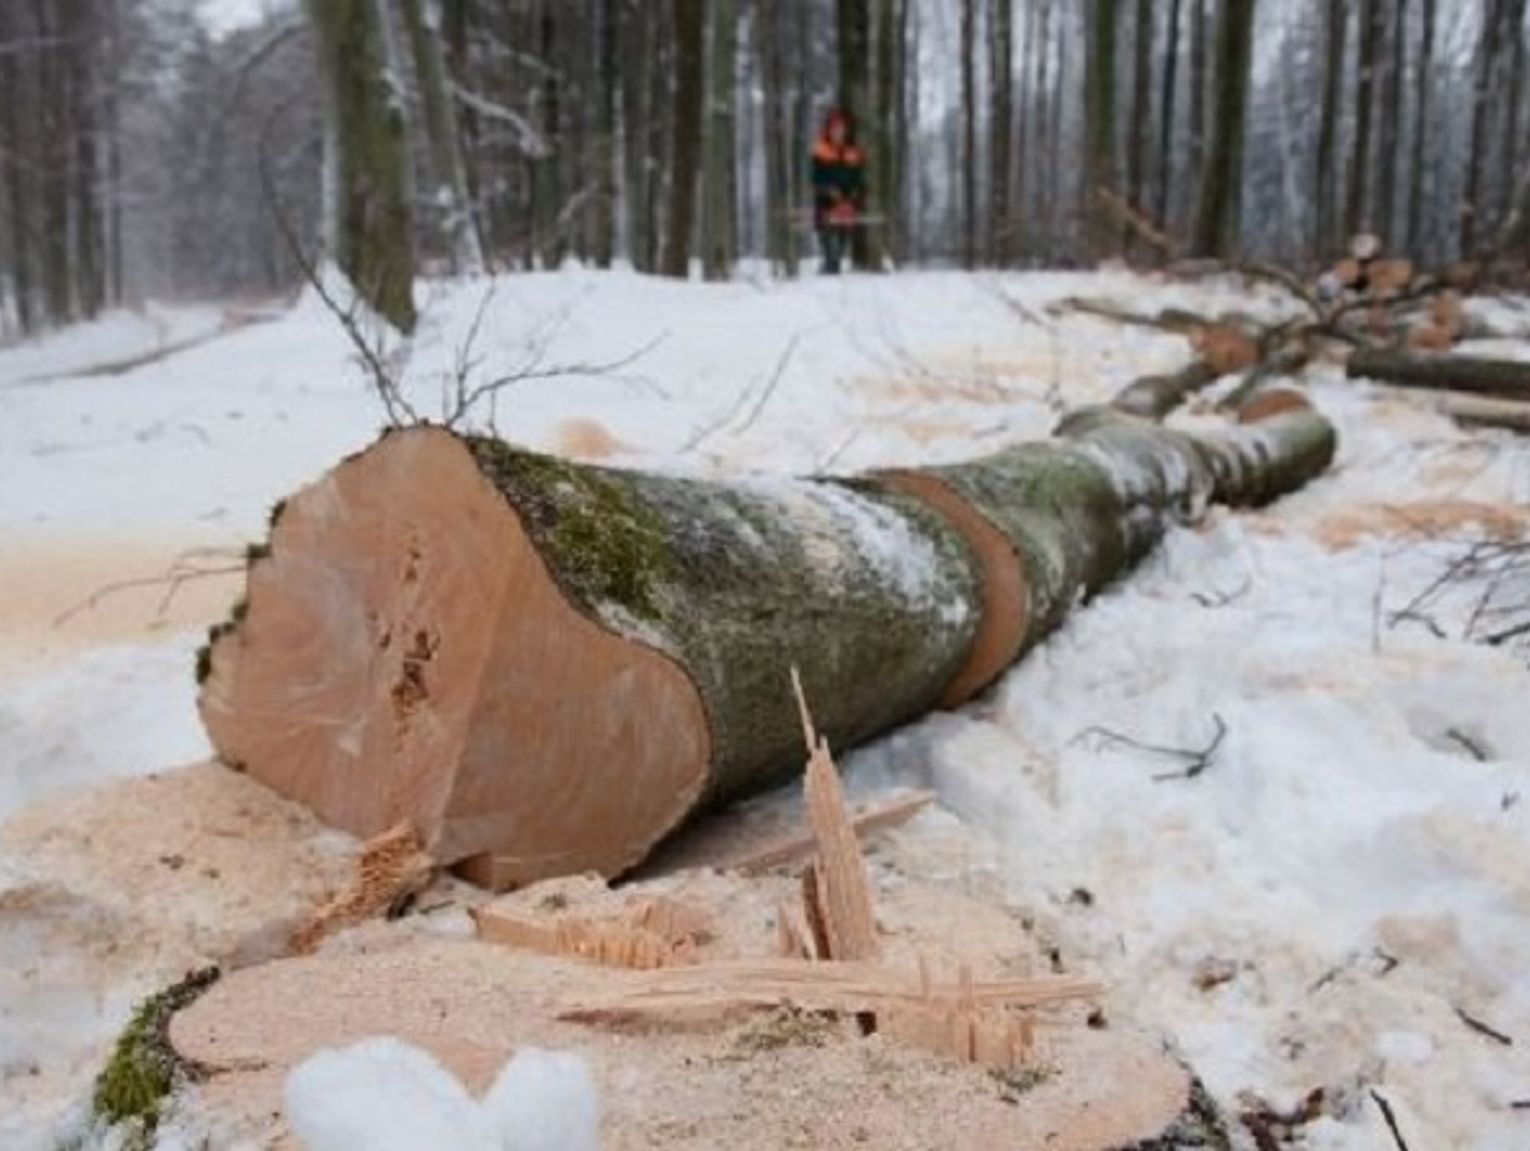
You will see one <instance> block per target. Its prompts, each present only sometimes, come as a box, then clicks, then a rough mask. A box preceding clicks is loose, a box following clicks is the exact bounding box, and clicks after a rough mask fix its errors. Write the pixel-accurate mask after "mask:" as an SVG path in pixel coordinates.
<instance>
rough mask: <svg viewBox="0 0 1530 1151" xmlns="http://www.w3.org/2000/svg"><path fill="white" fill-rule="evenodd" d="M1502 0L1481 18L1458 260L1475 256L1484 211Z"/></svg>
mask: <svg viewBox="0 0 1530 1151" xmlns="http://www.w3.org/2000/svg"><path fill="white" fill-rule="evenodd" d="M1503 9H1504V0H1487V8H1486V11H1485V13H1484V15H1483V18H1482V35H1481V36H1480V37H1479V39H1478V41H1477V55H1476V60H1475V64H1474V68H1475V75H1474V78H1473V89H1472V128H1471V132H1472V134H1471V143H1470V145H1469V147H1468V149H1467V153H1466V190H1465V193H1464V195H1463V196H1462V203H1461V258H1462V259H1463V260H1470V259H1474V258H1475V257H1476V256H1477V254H1478V253H1477V236H1478V233H1479V230H1480V228H1481V225H1482V220H1481V218H1480V217H1481V215H1482V212H1483V210H1484V208H1485V202H1484V199H1485V198H1484V196H1483V192H1482V167H1483V164H1484V163H1485V162H1486V159H1487V158H1486V157H1485V156H1484V155H1483V149H1484V148H1485V147H1486V145H1487V127H1488V115H1489V112H1490V96H1491V94H1492V89H1493V60H1494V55H1495V53H1494V36H1495V34H1496V33H1497V32H1498V30H1499V26H1500V25H1501V24H1502V21H1503Z"/></svg>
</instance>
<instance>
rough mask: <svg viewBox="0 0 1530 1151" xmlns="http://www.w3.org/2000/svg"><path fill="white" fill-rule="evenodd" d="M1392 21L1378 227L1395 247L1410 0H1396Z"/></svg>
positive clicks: (1381, 138)
mask: <svg viewBox="0 0 1530 1151" xmlns="http://www.w3.org/2000/svg"><path fill="white" fill-rule="evenodd" d="M1391 13H1392V19H1391V20H1390V21H1388V23H1389V24H1390V36H1389V38H1390V44H1389V47H1390V49H1391V51H1390V54H1389V57H1388V60H1387V72H1386V84H1385V85H1384V92H1385V94H1384V95H1383V96H1382V99H1381V125H1380V128H1381V131H1380V136H1379V138H1378V140H1377V148H1376V159H1377V164H1376V228H1377V230H1378V231H1379V232H1380V233H1381V237H1382V239H1383V240H1385V241H1386V243H1387V244H1388V245H1390V246H1391V248H1392V250H1393V251H1402V250H1403V249H1402V248H1401V246H1400V245H1398V244H1397V239H1398V236H1397V231H1396V225H1397V216H1396V210H1397V147H1398V143H1399V140H1400V137H1399V132H1400V127H1399V125H1400V121H1401V119H1402V102H1403V66H1404V63H1405V61H1404V57H1403V45H1404V43H1405V42H1406V40H1407V18H1408V0H1393V3H1392V5H1391Z"/></svg>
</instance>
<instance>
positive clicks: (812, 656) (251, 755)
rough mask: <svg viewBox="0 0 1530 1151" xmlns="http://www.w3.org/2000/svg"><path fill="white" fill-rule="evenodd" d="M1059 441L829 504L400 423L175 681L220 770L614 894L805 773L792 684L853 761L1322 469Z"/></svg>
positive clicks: (282, 521)
mask: <svg viewBox="0 0 1530 1151" xmlns="http://www.w3.org/2000/svg"><path fill="white" fill-rule="evenodd" d="M1063 437H1064V438H1063V440H1062V442H1041V443H1030V444H1022V445H1019V446H1017V447H1014V448H1010V449H1007V450H1005V451H1002V452H999V453H997V454H996V455H993V456H989V457H986V458H983V459H980V460H976V461H973V462H971V463H967V464H962V465H957V466H954V467H946V468H933V469H927V470H919V471H903V472H894V473H885V474H879V475H876V476H870V477H865V478H862V479H860V480H855V481H834V480H754V481H739V482H733V483H727V484H722V483H713V482H706V481H701V480H696V479H689V478H681V477H676V476H664V475H654V474H647V473H640V472H625V471H615V470H609V469H603V468H596V467H588V466H583V465H578V464H573V463H567V462H564V461H561V460H557V459H552V458H549V457H546V456H541V455H537V454H534V453H531V452H526V451H522V450H519V449H516V448H512V447H510V446H508V445H506V444H503V443H501V442H499V441H496V440H492V439H485V438H475V437H466V436H459V435H456V434H453V433H451V432H448V431H445V430H443V429H440V428H432V427H423V426H422V427H415V428H410V429H406V430H400V431H394V432H391V433H389V434H386V435H385V436H383V437H382V439H380V440H379V441H378V442H377V443H376V444H374V445H373V446H372V447H370V448H368V449H367V450H365V451H363V452H361V453H359V454H358V455H355V456H353V457H351V458H350V459H348V460H346V461H344V462H343V463H341V464H340V465H339V466H338V467H336V468H335V469H334V470H332V471H331V472H330V473H328V474H327V475H326V476H324V477H323V478H322V479H320V480H319V481H318V482H317V483H315V484H314V485H312V486H310V487H308V488H306V489H304V490H303V491H301V492H299V493H297V494H296V495H294V496H293V497H292V498H291V499H290V500H288V501H287V502H286V503H285V504H284V505H282V507H281V509H280V512H279V514H278V515H276V516H275V517H274V522H273V528H272V534H271V539H270V545H269V548H267V549H261V551H260V554H259V556H258V558H256V559H255V560H254V561H253V563H252V565H251V568H250V573H249V580H248V589H247V601H246V604H245V606H243V607H242V608H241V609H240V610H239V611H237V612H236V614H235V618H234V619H233V620H231V621H230V622H229V623H228V624H225V625H221V626H220V627H219V628H217V629H215V631H214V635H213V637H212V640H211V644H210V650H209V651H208V652H207V653H206V654H205V656H204V659H203V661H202V664H201V671H202V672H203V676H204V682H203V686H202V693H201V698H200V709H201V712H202V717H203V720H204V722H205V724H206V726H207V729H208V732H209V734H210V735H211V738H212V740H213V743H214V745H215V746H216V748H217V749H218V751H219V754H220V755H221V756H222V758H223V759H224V760H225V761H226V762H228V763H230V764H233V765H235V766H237V767H240V768H242V769H243V770H246V771H248V772H249V773H250V774H251V775H252V776H254V777H255V778H257V779H259V780H261V781H263V782H265V783H266V784H268V785H270V786H271V787H273V788H274V789H275V790H277V791H278V792H280V793H282V794H284V795H287V796H290V797H292V798H294V799H297V800H299V801H300V802H302V803H304V804H306V805H307V806H309V807H310V808H312V809H313V810H314V811H316V812H317V813H318V814H319V815H320V817H321V818H323V819H324V820H326V821H327V822H329V823H331V824H333V825H336V826H339V827H341V828H344V829H346V830H348V831H350V832H352V833H354V834H356V835H359V836H362V837H371V836H375V835H378V834H380V833H382V832H383V831H386V830H387V829H388V828H390V827H393V826H395V825H397V824H399V823H400V822H408V823H409V824H410V825H411V826H413V827H414V828H415V829H416V830H417V832H418V833H419V835H420V837H421V840H422V842H423V844H424V846H425V848H426V849H427V850H428V851H429V852H430V853H431V855H432V857H433V858H434V859H435V860H437V861H438V862H439V863H441V864H443V865H446V864H453V863H458V862H462V861H466V860H476V861H480V862H481V861H483V860H485V859H488V860H491V861H492V863H493V867H492V868H487V869H480V870H481V871H482V872H485V873H492V874H493V875H495V876H496V883H497V884H498V885H509V884H519V883H524V882H527V881H530V880H532V879H536V878H541V877H544V876H549V875H557V874H569V873H576V872H581V871H596V872H599V873H601V874H603V875H606V876H612V875H616V874H619V873H621V872H624V871H626V870H627V869H629V868H631V867H632V866H634V865H635V864H637V863H638V862H640V861H641V860H642V859H643V858H644V857H645V856H646V855H647V854H648V852H649V851H650V850H651V849H652V848H653V847H654V846H655V845H656V844H657V843H658V841H659V840H660V839H662V838H663V837H664V836H665V835H666V834H668V833H669V832H670V831H672V830H674V829H675V828H676V827H677V826H678V825H679V824H680V823H681V822H682V821H684V820H685V819H687V818H688V817H690V816H692V815H694V814H696V813H698V812H700V811H702V810H704V809H706V808H708V807H714V806H717V805H720V804H722V803H725V802H727V801H729V800H731V799H734V798H737V797H740V796H744V795H747V794H750V793H753V792H757V791H759V790H761V789H763V788H766V787H769V786H772V785H774V784H777V783H780V782H783V781H784V780H786V779H789V778H790V777H791V776H792V775H794V774H795V773H797V772H798V771H800V769H801V762H802V758H801V754H802V753H801V748H802V744H801V738H802V736H801V727H800V722H799V717H798V714H797V711H796V707H795V704H794V702H793V699H792V695H791V692H790V690H789V686H788V685H789V669H790V668H791V667H792V666H793V665H795V666H797V667H798V668H799V669H800V671H801V676H802V682H803V686H804V689H805V691H806V693H807V695H808V696H809V697H810V698H811V699H812V700H813V701H814V707H815V711H816V713H817V720H818V725H819V728H820V730H821V731H822V733H823V734H824V736H825V737H826V738H827V739H829V740H830V741H831V742H832V743H833V744H834V745H835V746H839V747H851V746H853V745H855V744H856V743H859V742H862V741H864V740H866V739H868V738H870V737H872V736H874V735H876V734H878V733H879V732H882V731H885V730H887V729H889V728H891V727H893V726H895V725H897V724H900V723H903V722H905V721H907V720H909V719H912V718H914V717H916V716H918V715H920V714H922V713H923V712H925V711H927V710H929V709H930V708H932V707H933V706H935V705H936V704H937V703H942V702H944V703H947V704H952V703H957V702H960V701H961V700H963V699H965V698H968V697H969V696H970V695H972V694H973V693H974V692H976V691H977V690H980V689H981V688H982V687H984V686H986V685H987V684H988V683H990V682H991V681H992V680H993V679H994V678H995V677H996V676H997V675H998V674H999V673H1000V672H1001V671H1002V670H1003V669H1004V668H1005V667H1006V666H1008V664H1009V663H1011V662H1013V660H1014V659H1016V658H1018V656H1019V655H1020V654H1022V653H1023V651H1024V650H1026V649H1027V648H1028V647H1030V646H1032V645H1033V644H1034V643H1035V642H1036V641H1037V640H1038V639H1039V638H1040V637H1041V636H1043V635H1045V634H1046V633H1047V632H1048V631H1050V630H1051V629H1052V628H1054V627H1056V626H1057V624H1059V623H1060V622H1061V620H1062V618H1063V616H1064V614H1065V613H1066V612H1067V610H1068V609H1069V607H1070V606H1071V605H1072V604H1073V603H1074V602H1076V601H1077V600H1078V599H1079V598H1081V596H1082V595H1084V594H1087V593H1089V592H1093V591H1095V590H1098V589H1099V588H1100V587H1101V586H1103V585H1104V584H1105V583H1107V582H1108V581H1109V580H1110V579H1112V578H1113V577H1114V576H1116V575H1118V574H1120V573H1121V572H1122V571H1124V570H1125V569H1126V568H1127V567H1129V566H1130V564H1131V563H1132V562H1134V561H1135V560H1136V559H1137V558H1139V557H1140V556H1141V555H1142V554H1144V553H1145V552H1146V550H1147V549H1148V547H1149V546H1150V545H1151V544H1152V542H1153V541H1154V540H1156V539H1157V538H1158V536H1159V535H1160V534H1161V533H1162V532H1163V530H1164V529H1165V527H1166V526H1167V525H1168V524H1169V523H1170V522H1171V521H1173V520H1176V519H1193V518H1194V517H1195V516H1196V515H1198V514H1199V513H1200V512H1201V511H1202V510H1203V509H1204V508H1205V506H1206V505H1207V504H1208V503H1209V502H1210V501H1212V500H1222V501H1225V502H1228V503H1234V504H1247V503H1259V502H1263V501H1265V500H1268V499H1271V498H1274V497H1275V496H1277V495H1279V494H1281V493H1283V492H1286V491H1290V490H1292V489H1293V488H1295V487H1298V486H1300V485H1301V484H1302V483H1304V482H1305V481H1306V480H1308V479H1310V478H1311V477H1312V476H1314V475H1316V474H1317V473H1318V472H1320V471H1321V470H1322V469H1323V468H1324V467H1325V466H1326V465H1327V463H1328V460H1329V458H1330V457H1331V455H1332V451H1333V444H1334V435H1333V431H1332V428H1331V427H1330V426H1329V425H1328V423H1327V422H1326V421H1325V420H1323V419H1322V418H1321V417H1319V416H1317V415H1316V414H1314V413H1310V412H1295V413H1286V414H1282V415H1279V416H1277V417H1275V418H1274V419H1271V420H1269V421H1266V422H1264V423H1260V424H1256V425H1252V426H1248V427H1241V428H1231V429H1228V430H1226V431H1224V432H1219V433H1214V434H1200V435H1194V436H1192V435H1188V434H1185V433H1180V432H1172V431H1167V430H1165V429H1162V428H1159V427H1157V426H1155V425H1153V424H1150V423H1147V422H1145V421H1142V420H1138V419H1135V418H1132V417H1130V416H1126V415H1123V414H1122V413H1120V412H1116V411H1112V410H1110V409H1098V410H1090V411H1087V412H1084V413H1080V414H1078V415H1076V416H1074V417H1071V418H1070V419H1069V421H1068V422H1067V426H1066V427H1065V429H1064V430H1063Z"/></svg>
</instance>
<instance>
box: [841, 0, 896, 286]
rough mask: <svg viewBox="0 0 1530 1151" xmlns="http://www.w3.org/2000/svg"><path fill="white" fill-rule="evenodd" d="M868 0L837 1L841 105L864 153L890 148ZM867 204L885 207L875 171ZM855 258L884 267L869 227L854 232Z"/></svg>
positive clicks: (864, 266) (866, 266)
mask: <svg viewBox="0 0 1530 1151" xmlns="http://www.w3.org/2000/svg"><path fill="white" fill-rule="evenodd" d="M867 2H868V0H835V6H834V12H835V25H836V37H835V44H836V47H837V49H838V56H839V106H840V107H841V108H842V109H844V110H845V111H846V112H847V113H849V115H850V123H851V125H852V130H853V131H854V132H855V134H856V135H855V141H856V143H857V144H858V145H860V146H861V148H862V151H863V152H864V150H865V148H866V146H867V144H868V142H869V141H875V142H876V143H877V145H878V147H879V148H880V147H884V146H886V132H885V131H884V126H883V125H881V124H874V123H873V106H872V101H871V95H872V89H871V16H870V13H869V12H868V10H867V8H866V5H867ZM865 179H866V204H867V206H868V207H869V208H870V209H871V210H873V211H875V210H876V209H877V208H879V207H880V206H881V196H882V190H881V189H880V188H878V187H877V181H876V171H875V169H873V170H871V171H867V172H865ZM851 245H852V247H851V256H852V258H853V259H854V261H855V266H856V267H857V268H860V269H863V270H872V269H875V268H879V267H881V264H882V254H881V251H880V248H881V245H880V244H879V243H878V242H877V238H876V236H875V235H874V234H873V233H872V232H871V231H870V229H868V228H866V227H859V228H856V229H855V230H854V231H853V232H852V233H851Z"/></svg>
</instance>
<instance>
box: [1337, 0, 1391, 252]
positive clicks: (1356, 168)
mask: <svg viewBox="0 0 1530 1151" xmlns="http://www.w3.org/2000/svg"><path fill="white" fill-rule="evenodd" d="M1383 19H1384V14H1383V12H1382V10H1381V0H1363V2H1362V4H1361V6H1360V15H1359V20H1360V45H1359V53H1360V55H1359V59H1358V60H1357V62H1356V64H1355V67H1356V70H1357V75H1356V77H1355V147H1354V151H1353V152H1351V153H1350V157H1349V197H1348V203H1347V204H1346V205H1345V209H1344V231H1345V234H1346V235H1347V236H1354V235H1356V234H1357V233H1360V232H1363V231H1365V230H1366V227H1367V220H1368V217H1367V214H1366V213H1367V212H1368V210H1369V208H1370V187H1371V165H1372V159H1371V119H1372V115H1373V105H1374V103H1375V101H1374V98H1373V97H1374V94H1375V91H1376V54H1377V50H1378V48H1379V46H1380V41H1381V24H1382V20H1383Z"/></svg>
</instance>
